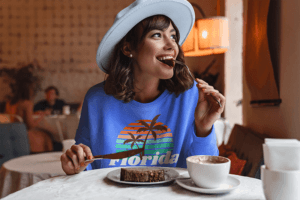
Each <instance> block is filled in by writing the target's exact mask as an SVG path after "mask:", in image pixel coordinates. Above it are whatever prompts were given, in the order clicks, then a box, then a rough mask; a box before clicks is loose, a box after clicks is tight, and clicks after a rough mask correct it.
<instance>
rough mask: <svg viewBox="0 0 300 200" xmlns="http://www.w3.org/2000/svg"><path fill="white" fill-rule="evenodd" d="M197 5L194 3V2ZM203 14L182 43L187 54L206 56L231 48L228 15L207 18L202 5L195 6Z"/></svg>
mask: <svg viewBox="0 0 300 200" xmlns="http://www.w3.org/2000/svg"><path fill="white" fill-rule="evenodd" d="M192 5H193V6H195V5H194V4H192ZM195 7H197V8H198V9H199V11H200V12H201V13H202V15H203V17H204V18H203V19H198V20H196V22H195V24H194V26H193V28H192V30H191V32H190V34H189V35H188V37H187V39H186V41H185V42H184V43H183V45H182V50H183V52H184V55H185V56H206V55H211V54H221V53H225V52H226V51H227V50H228V48H229V29H228V20H227V18H226V17H220V16H217V17H211V18H205V15H204V13H203V11H202V9H201V8H200V7H198V6H197V5H196V6H195Z"/></svg>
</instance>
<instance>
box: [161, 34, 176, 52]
mask: <svg viewBox="0 0 300 200" xmlns="http://www.w3.org/2000/svg"><path fill="white" fill-rule="evenodd" d="M176 46H177V44H176V41H175V40H174V39H172V38H169V37H165V46H164V47H165V49H167V50H169V49H171V50H175V49H176Z"/></svg>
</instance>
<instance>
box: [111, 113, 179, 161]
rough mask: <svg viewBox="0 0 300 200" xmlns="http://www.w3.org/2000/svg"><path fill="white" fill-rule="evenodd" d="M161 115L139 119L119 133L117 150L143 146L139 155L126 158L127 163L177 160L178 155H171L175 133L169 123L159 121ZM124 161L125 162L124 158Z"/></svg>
mask: <svg viewBox="0 0 300 200" xmlns="http://www.w3.org/2000/svg"><path fill="white" fill-rule="evenodd" d="M159 116H160V115H157V116H155V117H154V118H153V119H152V120H151V119H142V120H137V121H135V122H133V123H130V124H128V125H127V126H126V127H124V128H123V130H122V131H121V132H120V133H119V135H118V139H117V141H116V152H122V151H128V150H131V149H138V148H143V151H142V152H141V153H140V154H139V155H135V156H132V157H130V158H126V161H127V162H126V165H166V164H173V163H175V162H177V160H178V158H177V157H178V156H177V157H176V156H175V157H174V155H173V156H171V153H172V151H173V147H174V144H173V134H172V132H171V130H170V128H168V126H167V125H165V124H163V123H162V122H158V121H157V120H158V118H159ZM122 163H123V164H125V163H124V159H123V162H122Z"/></svg>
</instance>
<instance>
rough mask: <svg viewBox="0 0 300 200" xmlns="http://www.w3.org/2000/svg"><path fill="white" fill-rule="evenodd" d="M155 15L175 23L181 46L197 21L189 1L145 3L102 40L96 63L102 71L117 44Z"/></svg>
mask: <svg viewBox="0 0 300 200" xmlns="http://www.w3.org/2000/svg"><path fill="white" fill-rule="evenodd" d="M153 15H165V16H167V17H169V18H170V19H171V20H172V21H173V22H174V24H175V25H176V26H177V28H178V30H179V32H180V41H179V45H182V44H183V42H184V41H185V39H186V38H187V36H188V34H189V32H190V31H191V29H192V27H193V24H194V21H195V12H194V9H193V7H192V5H191V4H190V3H189V2H187V1H182V0H156V1H155V0H154V1H144V2H143V3H141V4H140V5H137V6H135V7H133V8H132V9H131V10H130V12H128V13H126V14H125V15H124V16H122V17H121V18H120V19H118V20H117V21H115V22H114V24H113V25H112V27H111V28H110V29H109V30H108V31H107V33H106V34H105V35H104V37H103V39H102V40H101V42H100V45H99V47H98V51H97V56H96V61H97V64H98V66H99V67H100V69H101V70H102V71H104V72H105V70H104V68H106V67H107V66H108V62H109V60H110V58H111V56H112V52H113V50H114V48H115V46H116V44H118V43H119V42H120V41H121V39H122V38H123V37H124V36H125V35H126V34H127V33H128V32H129V31H130V30H131V29H132V28H133V27H134V26H135V25H136V24H138V23H139V22H140V21H142V20H143V19H145V18H147V17H150V16H153Z"/></svg>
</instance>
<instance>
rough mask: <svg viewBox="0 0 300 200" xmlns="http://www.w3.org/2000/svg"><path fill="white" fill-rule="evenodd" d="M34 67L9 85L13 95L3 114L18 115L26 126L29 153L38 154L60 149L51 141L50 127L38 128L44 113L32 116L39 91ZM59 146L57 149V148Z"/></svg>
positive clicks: (20, 74)
mask: <svg viewBox="0 0 300 200" xmlns="http://www.w3.org/2000/svg"><path fill="white" fill-rule="evenodd" d="M33 68H34V66H33V65H31V64H29V65H27V66H25V67H22V68H21V69H20V70H18V71H17V72H16V74H15V80H16V81H15V83H14V84H12V85H11V89H12V93H13V95H12V96H11V97H10V100H9V101H7V102H6V105H5V113H6V114H13V115H19V116H20V117H22V119H23V120H24V123H25V124H26V128H27V132H28V139H29V144H30V151H31V153H40V152H47V151H53V150H55V149H57V148H58V149H61V147H60V146H62V145H61V144H60V145H58V143H57V142H55V141H54V140H53V136H52V134H51V131H52V129H51V127H50V126H47V125H46V126H45V125H44V126H39V124H40V122H41V121H42V120H43V119H44V115H45V114H44V113H40V114H39V115H38V116H37V117H36V118H34V115H33V99H34V97H35V94H36V92H37V91H38V89H39V82H40V81H39V78H38V77H37V76H34V75H33ZM58 146H59V147H58Z"/></svg>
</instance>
